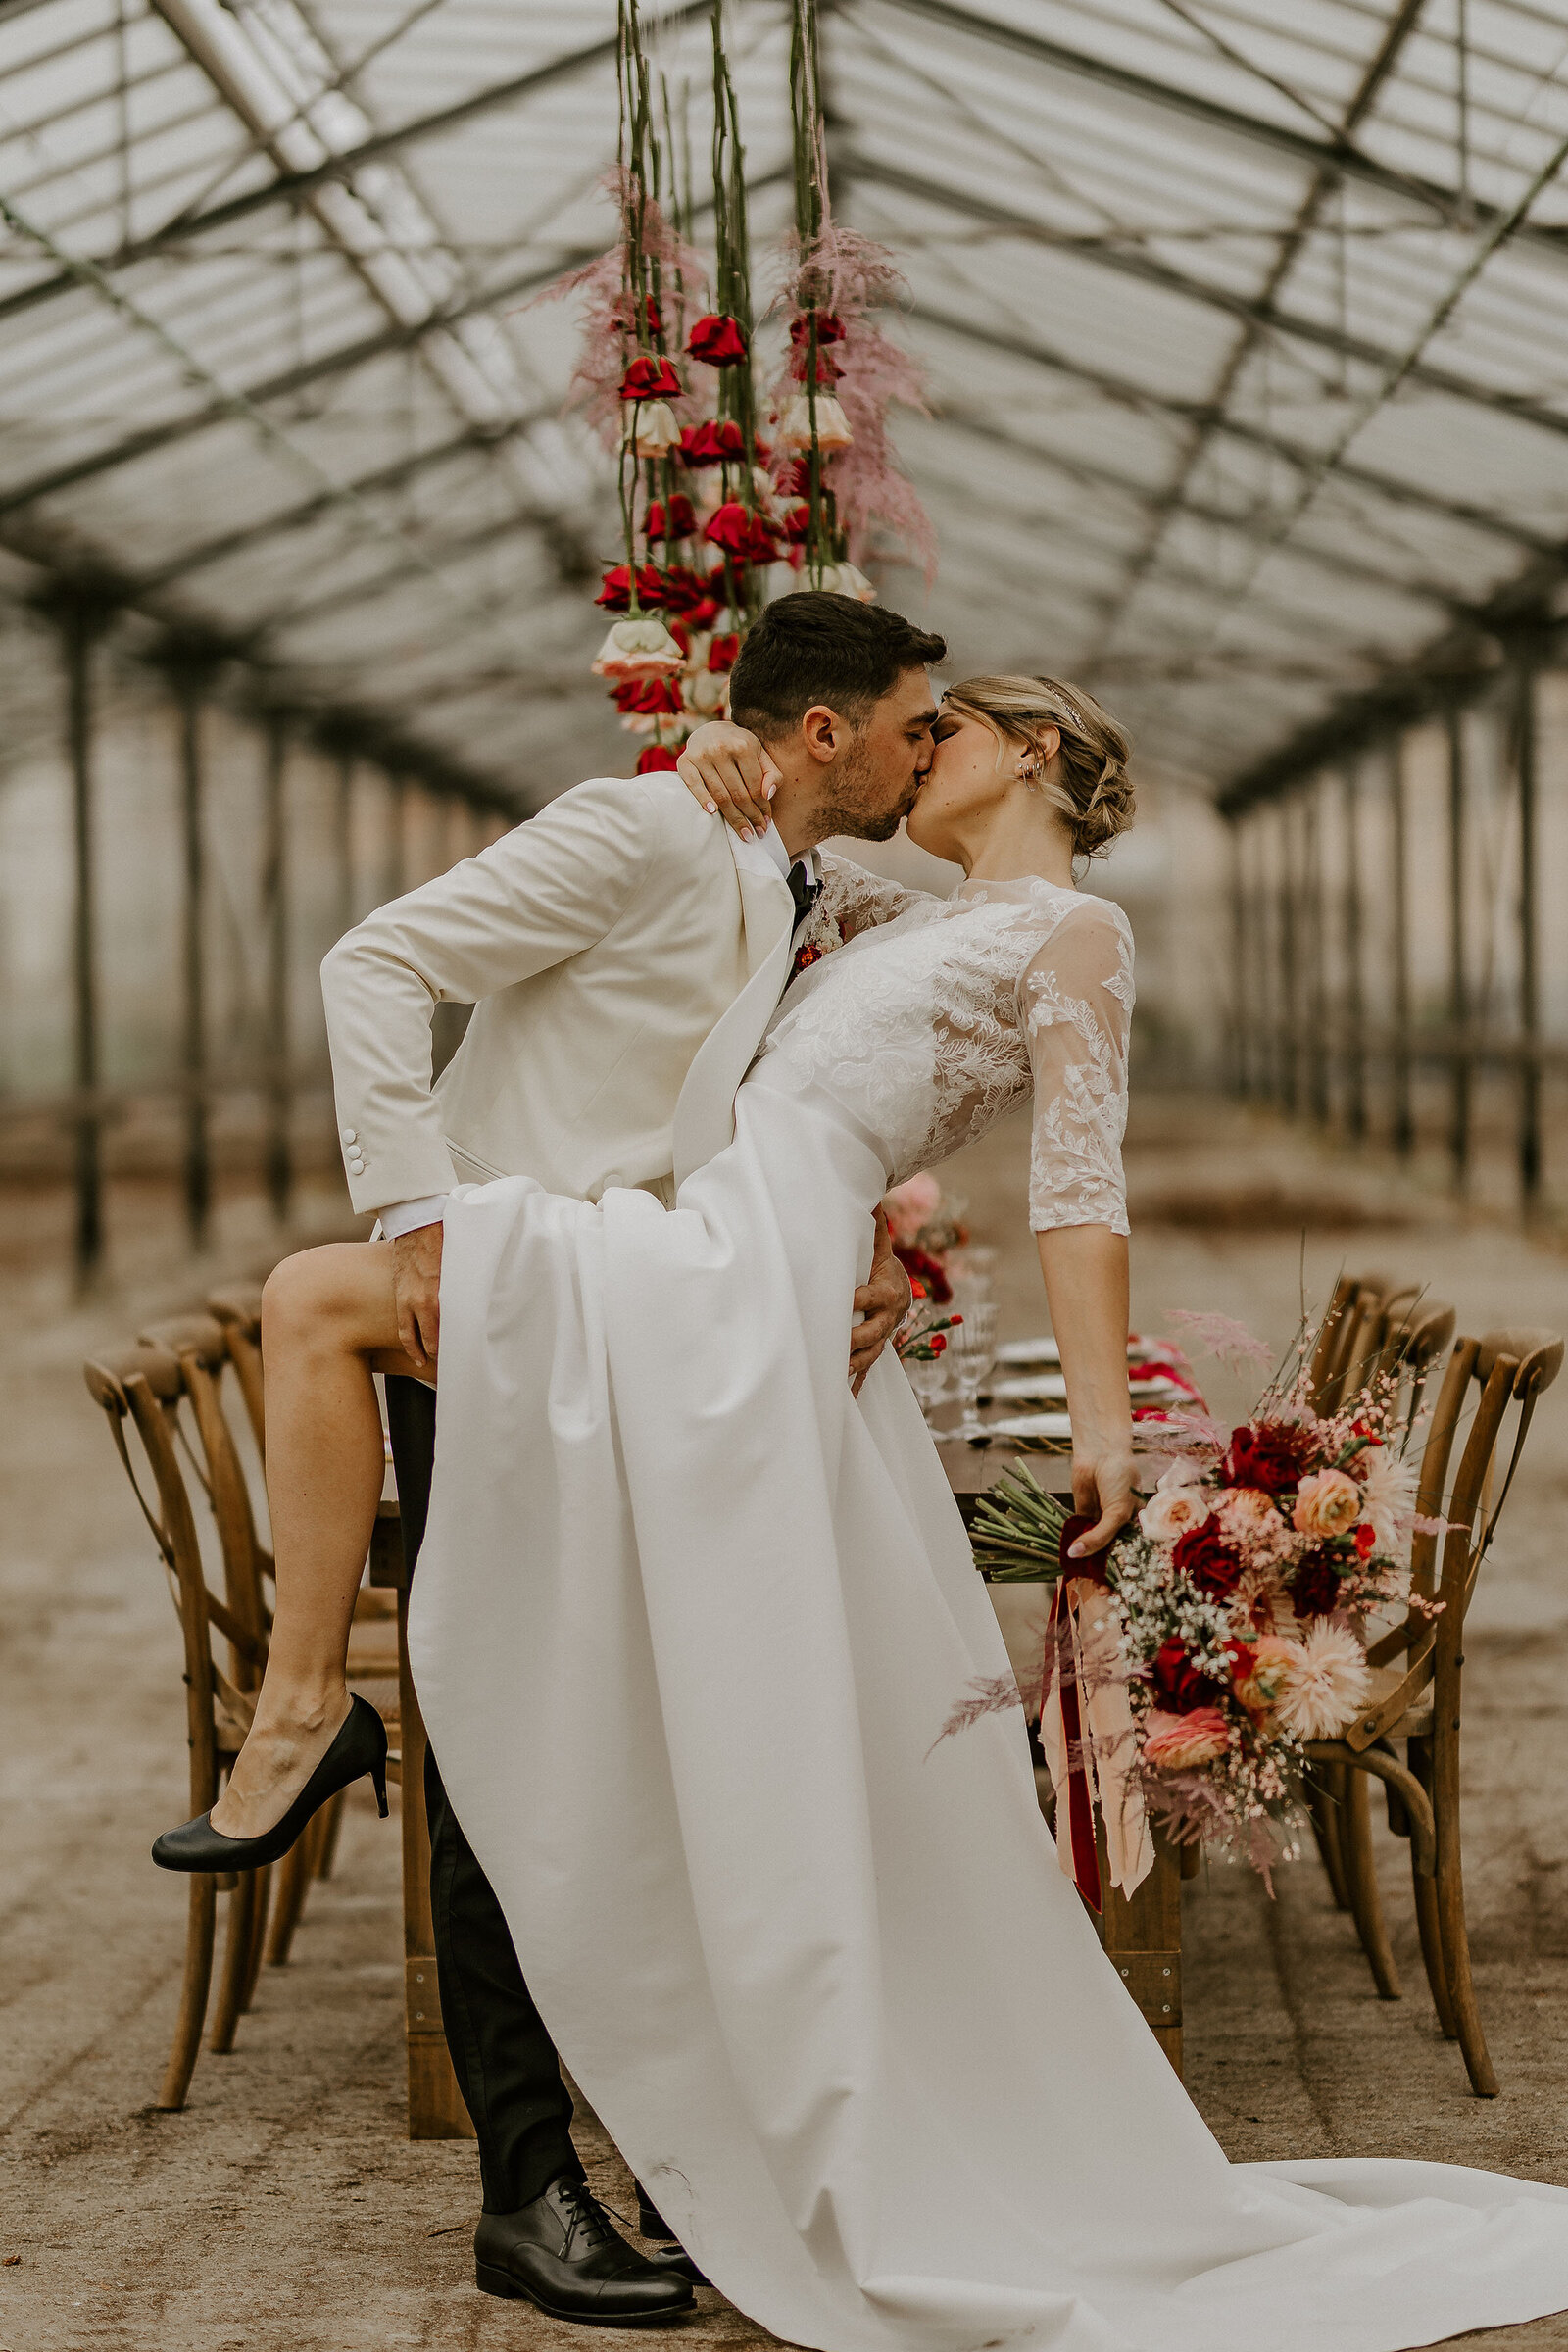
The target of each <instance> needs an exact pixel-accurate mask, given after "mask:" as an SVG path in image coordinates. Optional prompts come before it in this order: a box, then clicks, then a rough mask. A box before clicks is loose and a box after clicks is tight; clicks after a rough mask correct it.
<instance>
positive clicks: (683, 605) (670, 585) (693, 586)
mask: <svg viewBox="0 0 1568 2352" xmlns="http://www.w3.org/2000/svg"><path fill="white" fill-rule="evenodd" d="M663 592H664V602H665V604H666V605H667V606H668V607H669V609H670V611H671V612H672V613H684V614H685V615H687V617H688V618H689V617H690V616H691V615H692V614H693V613H695V611H696V609H697V607H698V606H699V605H700V604H701V603H702V602H703V600H704V598H705V597H706V596H707V594H708V584H707V582H706V581H704V580H700V579H699V578H698V576H697V574H696V572H695V571H693V570H692V568H691V566H690V564H670V566H669V568H668V570H667V571H666V572H665V573H664V576H663ZM697 625H698V626H699V627H700V626H701V623H700V622H699V623H698V624H697Z"/></svg>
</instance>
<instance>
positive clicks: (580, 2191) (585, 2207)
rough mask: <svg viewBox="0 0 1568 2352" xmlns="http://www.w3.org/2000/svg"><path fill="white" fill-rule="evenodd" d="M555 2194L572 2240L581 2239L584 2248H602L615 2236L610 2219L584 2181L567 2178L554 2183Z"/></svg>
mask: <svg viewBox="0 0 1568 2352" xmlns="http://www.w3.org/2000/svg"><path fill="white" fill-rule="evenodd" d="M556 2194H557V2196H558V2197H559V2198H560V2200H561V2203H562V2204H563V2205H564V2207H565V2209H566V2213H567V2215H568V2217H569V2220H570V2224H571V2228H570V2232H569V2235H570V2237H571V2238H572V2239H576V2238H579V2237H580V2239H581V2241H582V2243H583V2245H584V2246H586V2247H588V2248H590V2249H591V2248H592V2247H594V2246H602V2245H604V2244H606V2243H607V2242H608V2240H609V2239H611V2238H613V2236H614V2234H615V2232H614V2230H613V2228H612V2227H611V2222H610V2217H609V2215H608V2214H607V2213H606V2211H605V2209H604V2207H603V2206H602V2205H601V2204H600V2202H599V2199H598V2198H597V2197H596V2196H595V2195H594V2193H593V2191H592V2189H591V2188H590V2187H589V2186H588V2183H587V2181H586V2180H576V2179H574V2178H572V2177H569V2176H568V2177H567V2178H565V2179H564V2180H558V2181H557V2183H556Z"/></svg>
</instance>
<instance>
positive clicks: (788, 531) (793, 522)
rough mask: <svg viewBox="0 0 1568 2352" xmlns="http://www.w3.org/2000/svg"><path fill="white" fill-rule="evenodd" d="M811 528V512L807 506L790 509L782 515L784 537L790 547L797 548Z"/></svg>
mask: <svg viewBox="0 0 1568 2352" xmlns="http://www.w3.org/2000/svg"><path fill="white" fill-rule="evenodd" d="M810 527H811V510H810V508H809V507H808V506H799V507H790V508H788V509H786V511H785V515H784V536H785V538H786V539H788V540H789V541H790V543H791V544H792V546H795V547H799V546H800V545H801V543H802V541H803V540H804V539H805V537H806V534H807V532H808V531H809V529H810Z"/></svg>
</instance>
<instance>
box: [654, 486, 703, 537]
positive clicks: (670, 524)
mask: <svg viewBox="0 0 1568 2352" xmlns="http://www.w3.org/2000/svg"><path fill="white" fill-rule="evenodd" d="M696 528H697V516H696V515H694V514H693V512H692V502H691V500H690V499H689V498H688V497H687V496H686V494H685V492H684V491H683V490H677V491H676V492H675V495H674V497H673V498H672V499H671V500H670V502H669V505H668V506H667V507H666V506H665V505H664V502H663V500H662V499H660V498H656V499H655V501H654V503H653V505H652V506H651V507H650V508H649V510H648V513H647V514H646V515H644V517H643V534H644V536H645V537H646V538H649V539H689V538H690V537H691V535H692V533H693V531H695V530H696Z"/></svg>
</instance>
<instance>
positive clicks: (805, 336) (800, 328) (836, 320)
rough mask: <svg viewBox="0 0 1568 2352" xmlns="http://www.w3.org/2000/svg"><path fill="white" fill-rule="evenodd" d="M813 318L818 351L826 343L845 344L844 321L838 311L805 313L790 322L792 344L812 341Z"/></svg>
mask: <svg viewBox="0 0 1568 2352" xmlns="http://www.w3.org/2000/svg"><path fill="white" fill-rule="evenodd" d="M812 319H815V321H816V341H817V348H818V350H820V349H821V347H822V345H823V344H824V343H842V342H843V340H844V334H845V327H844V321H843V319H841V318H840V317H839V315H838V313H837V312H836V311H803V312H802V313H801V315H800V317H799V318H798V319H792V320H791V321H790V341H791V342H792V343H796V344H802V343H809V341H810V339H811V321H812Z"/></svg>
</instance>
